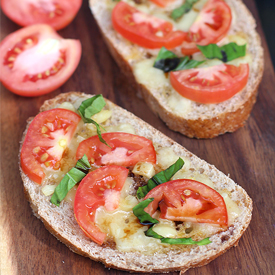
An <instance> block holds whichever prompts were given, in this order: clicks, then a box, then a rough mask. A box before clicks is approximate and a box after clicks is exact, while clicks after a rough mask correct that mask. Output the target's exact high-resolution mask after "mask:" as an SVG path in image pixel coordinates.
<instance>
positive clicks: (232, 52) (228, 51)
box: [197, 42, 246, 62]
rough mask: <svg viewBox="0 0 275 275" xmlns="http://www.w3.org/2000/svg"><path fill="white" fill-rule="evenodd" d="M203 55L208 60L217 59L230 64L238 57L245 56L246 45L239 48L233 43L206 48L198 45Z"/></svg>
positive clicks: (207, 46)
mask: <svg viewBox="0 0 275 275" xmlns="http://www.w3.org/2000/svg"><path fill="white" fill-rule="evenodd" d="M197 47H198V48H199V49H200V51H201V52H202V53H203V55H204V56H205V57H206V58H208V59H214V58H217V59H219V60H221V61H223V62H228V61H231V60H233V59H236V58H238V57H242V56H245V52H246V44H245V45H241V46H239V45H238V44H236V43H235V42H231V43H229V44H226V45H224V46H221V47H219V46H218V45H216V44H209V45H206V46H200V45H197Z"/></svg>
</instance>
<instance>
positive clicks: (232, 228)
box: [20, 92, 252, 273]
mask: <svg viewBox="0 0 275 275" xmlns="http://www.w3.org/2000/svg"><path fill="white" fill-rule="evenodd" d="M90 96H91V95H85V94H81V93H76V92H71V93H67V94H60V95H59V96H57V97H55V98H53V99H51V100H48V101H45V103H44V104H43V105H42V107H41V109H40V111H45V110H49V109H52V108H56V107H58V106H59V105H60V104H61V103H63V102H70V103H72V104H74V105H75V106H78V105H79V104H80V102H81V101H83V100H84V99H87V98H88V97H90ZM106 101H107V109H110V110H112V116H111V118H110V119H109V120H108V122H107V123H106V124H105V125H104V127H108V126H115V125H120V124H121V123H124V124H125V123H126V124H131V125H132V126H133V127H134V129H135V131H136V134H137V135H140V136H144V137H146V138H148V139H150V140H152V141H153V143H154V145H155V146H157V147H158V148H168V147H169V148H170V149H169V150H172V151H171V152H172V153H173V154H176V155H177V156H179V157H181V158H183V159H184V160H185V162H186V163H189V164H188V165H187V168H186V169H187V170H188V171H187V172H190V173H194V171H195V172H196V173H197V174H198V176H200V177H206V178H208V179H209V180H210V181H211V182H212V183H213V186H214V189H215V190H216V191H218V192H224V191H226V192H227V194H228V196H229V197H230V199H231V200H232V201H233V202H234V204H235V205H237V206H238V209H239V210H238V211H239V212H238V215H237V216H234V218H233V219H232V221H231V222H230V225H229V226H228V228H226V229H225V230H224V231H220V230H219V231H218V232H216V233H215V234H213V235H212V236H211V237H210V240H211V242H212V243H211V244H208V245H204V246H197V245H190V246H184V249H183V250H176V249H173V250H170V251H168V252H166V253H159V252H157V253H153V254H149V255H146V254H143V253H140V252H122V251H119V250H118V249H117V248H116V246H114V245H109V244H108V243H104V244H103V245H102V246H100V245H98V244H96V243H94V242H93V241H92V240H91V239H89V238H88V237H87V236H86V235H85V234H84V233H83V231H82V230H81V228H80V227H79V225H78V223H77V222H76V220H75V217H74V211H73V205H72V204H71V203H69V202H67V201H63V202H62V203H61V204H60V207H57V206H55V205H53V204H52V203H51V202H50V196H45V195H44V194H43V192H42V188H43V184H42V185H39V184H37V183H35V182H33V181H31V180H30V179H29V178H28V177H27V175H26V174H24V172H23V171H22V169H21V168H20V171H21V176H22V180H23V184H24V190H25V194H26V197H27V199H28V201H29V202H30V206H31V208H32V210H33V212H34V214H35V216H36V217H38V218H39V219H41V220H42V222H43V223H44V225H45V227H46V228H47V229H48V230H49V231H50V232H51V233H52V234H53V235H54V236H55V237H56V238H57V239H59V240H60V241H61V242H63V243H64V244H65V245H67V246H68V247H69V248H70V249H71V250H72V251H74V252H76V253H78V254H80V255H83V256H86V257H89V258H91V259H92V260H94V261H100V262H102V263H103V264H104V265H105V266H106V267H108V268H116V269H121V270H127V271H131V272H133V271H135V272H145V273H149V272H169V271H181V272H182V273H183V272H184V271H186V270H188V269H189V268H193V267H197V266H202V265H205V264H207V263H209V262H210V261H212V260H213V259H215V258H216V257H218V256H219V255H221V254H223V253H224V252H225V251H226V250H227V249H229V248H230V247H232V246H236V245H237V244H238V241H239V239H240V237H241V236H242V234H243V233H244V231H245V230H246V229H247V227H248V225H249V222H250V220H251V215H252V200H251V199H250V197H249V196H248V195H247V193H246V192H245V190H244V189H243V188H241V187H240V186H238V185H237V184H235V183H234V182H233V181H232V180H231V179H230V178H229V177H227V176H226V175H224V174H223V173H222V172H220V171H219V170H217V169H216V168H215V167H214V166H213V165H210V164H208V163H206V162H205V161H204V160H201V159H199V158H198V157H197V156H195V155H193V154H192V153H191V152H189V151H187V150H186V149H185V148H183V147H182V146H181V145H179V144H178V143H176V142H174V141H173V140H171V139H170V138H168V137H167V136H165V135H164V134H162V133H161V132H159V131H158V130H156V129H155V128H153V127H152V126H150V125H148V124H147V123H145V122H144V121H142V120H141V119H139V118H137V117H136V116H134V115H133V114H131V113H129V112H128V111H126V110H124V109H122V108H120V107H118V106H117V105H115V104H113V103H111V102H110V101H108V100H106ZM31 121H32V119H29V121H28V125H29V124H30V122H31ZM27 128H28V126H27ZM26 132H27V129H26V131H25V133H24V135H23V138H22V142H23V141H24V137H25V135H26ZM167 157H168V156H167ZM72 166H73V165H72Z"/></svg>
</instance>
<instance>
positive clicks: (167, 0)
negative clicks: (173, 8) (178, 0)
mask: <svg viewBox="0 0 275 275" xmlns="http://www.w3.org/2000/svg"><path fill="white" fill-rule="evenodd" d="M150 1H151V2H153V3H155V4H156V5H158V6H160V7H162V8H164V7H166V6H168V5H169V4H171V3H173V2H175V0H150Z"/></svg>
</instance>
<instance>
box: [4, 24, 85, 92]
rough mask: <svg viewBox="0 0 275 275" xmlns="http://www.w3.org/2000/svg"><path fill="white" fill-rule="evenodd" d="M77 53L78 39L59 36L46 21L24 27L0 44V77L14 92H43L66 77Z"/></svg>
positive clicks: (71, 71)
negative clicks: (43, 23)
mask: <svg viewBox="0 0 275 275" xmlns="http://www.w3.org/2000/svg"><path fill="white" fill-rule="evenodd" d="M80 56H81V44H80V41H78V40H72V39H63V38H62V37H61V36H59V35H58V34H57V33H56V32H55V30H54V29H53V28H51V27H50V26H48V25H32V26H29V27H25V28H22V29H20V30H18V31H16V32H13V33H12V34H10V35H8V36H7V37H6V38H5V39H4V40H3V41H2V42H1V44H0V62H1V63H0V71H1V75H0V81H1V82H2V83H3V85H4V86H5V87H6V88H7V89H9V90H10V91H12V92H14V93H15V94H18V95H22V96H38V95H43V94H46V93H49V92H52V91H53V90H55V89H57V88H59V87H60V86H61V85H62V84H63V83H64V82H66V81H67V80H68V79H69V77H70V76H71V75H72V74H73V72H74V71H75V69H76V67H77V65H78V63H79V61H80Z"/></svg>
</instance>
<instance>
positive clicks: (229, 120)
mask: <svg viewBox="0 0 275 275" xmlns="http://www.w3.org/2000/svg"><path fill="white" fill-rule="evenodd" d="M125 1H126V0H125ZM225 1H226V3H227V4H228V5H229V6H230V8H231V11H232V14H233V20H232V24H231V28H230V30H229V33H228V36H232V35H235V34H237V35H241V36H242V37H244V38H245V40H246V41H247V52H248V53H249V55H251V60H252V62H251V63H250V75H249V80H248V83H247V85H246V87H245V88H244V89H243V90H242V91H241V92H239V93H237V94H236V95H235V96H233V97H232V98H231V99H228V100H226V101H224V102H221V103H218V104H200V103H197V102H194V101H191V100H184V101H183V98H182V97H181V96H180V95H179V94H177V92H176V91H175V90H174V89H173V88H172V87H171V85H170V84H169V83H168V84H167V83H165V84H164V85H154V86H152V85H151V84H150V81H151V80H149V82H148V81H145V80H143V79H142V77H140V76H137V73H135V68H136V66H137V64H138V63H139V62H140V61H142V60H146V59H148V58H154V57H156V55H157V53H158V51H155V50H154V51H152V50H148V49H145V48H142V47H140V46H138V45H135V44H133V43H131V42H129V41H127V40H126V39H124V38H123V37H122V36H121V35H120V34H118V33H117V32H116V31H115V30H114V29H113V27H112V22H111V11H112V9H111V6H110V3H109V0H102V1H99V0H90V7H91V10H92V13H93V16H94V18H95V20H96V22H97V24H98V26H99V28H100V30H101V32H102V34H103V37H104V39H105V41H106V44H107V46H108V48H109V50H110V52H111V54H112V56H113V57H114V59H115V60H116V62H117V64H118V65H119V67H120V68H121V70H122V71H123V73H124V74H125V76H126V77H127V78H128V79H129V82H131V83H132V84H133V85H134V87H135V88H136V90H137V91H139V92H140V93H141V95H142V97H143V98H144V100H145V101H146V103H147V104H148V106H149V107H150V108H151V109H152V110H153V112H154V113H155V114H157V115H158V116H159V117H160V118H161V119H162V120H163V121H164V122H165V123H166V124H167V126H168V127H169V128H170V129H172V130H174V131H178V132H180V133H182V134H184V135H186V136H188V137H191V138H192V137H196V138H213V137H215V136H217V135H220V134H223V133H226V132H234V131H236V130H237V129H238V128H240V127H242V126H243V125H244V123H245V121H246V120H247V118H248V117H249V115H250V112H251V110H252V107H253V105H254V104H255V102H256V97H257V91H258V86H259V84H260V81H261V79H262V75H263V66H264V65H263V48H262V47H261V41H260V37H259V35H258V33H257V32H256V30H255V28H256V23H255V20H254V18H253V16H252V15H251V13H250V12H249V11H248V9H247V8H246V6H245V5H244V4H243V2H242V1H241V0H225ZM113 2H114V1H113ZM136 2H138V1H136ZM139 2H140V1H139ZM176 2H178V1H176ZM152 9H153V8H152V7H151V10H152ZM226 39H227V38H225V39H224V40H223V41H221V43H224V42H225V41H226ZM227 43H228V42H227ZM175 51H178V49H175ZM152 56H153V57H152ZM152 78H153V77H151V79H152ZM172 96H173V97H174V98H173V102H174V103H172V104H170V103H169V102H170V101H171V100H172ZM181 101H183V102H182V103H181ZM175 105H176V106H175ZM186 105H187V108H186ZM183 110H186V111H183Z"/></svg>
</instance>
